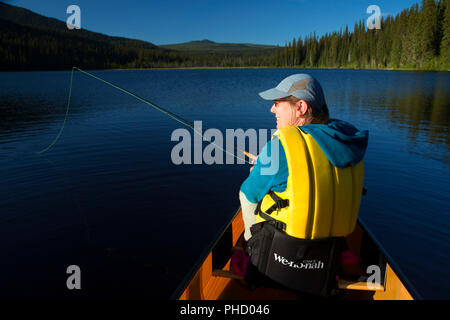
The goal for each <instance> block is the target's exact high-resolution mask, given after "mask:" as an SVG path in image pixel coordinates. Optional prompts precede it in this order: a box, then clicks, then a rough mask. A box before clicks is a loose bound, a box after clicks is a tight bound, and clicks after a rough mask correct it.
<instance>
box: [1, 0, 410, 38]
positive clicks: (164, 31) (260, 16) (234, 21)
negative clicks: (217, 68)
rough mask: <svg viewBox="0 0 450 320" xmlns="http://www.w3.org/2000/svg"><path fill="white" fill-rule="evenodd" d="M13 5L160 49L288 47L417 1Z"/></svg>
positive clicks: (120, 0)
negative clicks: (204, 44)
mask: <svg viewBox="0 0 450 320" xmlns="http://www.w3.org/2000/svg"><path fill="white" fill-rule="evenodd" d="M5 2H8V3H10V4H12V5H16V6H19V7H23V8H27V9H30V10H32V11H34V12H37V13H39V14H42V15H45V16H48V17H53V18H57V19H60V20H63V21H66V20H67V17H68V16H69V15H68V14H67V13H66V8H67V7H68V6H69V5H71V4H76V5H78V6H79V7H80V8H81V27H82V28H83V29H88V30H91V31H96V32H101V33H104V34H107V35H114V36H121V37H127V38H134V39H141V40H145V41H149V42H152V43H154V44H156V45H161V44H169V43H180V42H187V41H191V40H203V39H208V40H212V41H216V42H235V43H257V44H274V45H276V44H279V45H284V43H285V41H286V40H287V41H290V40H292V38H294V37H296V38H297V37H299V36H305V35H308V34H310V33H312V32H313V31H315V32H316V33H317V34H318V35H323V34H325V33H326V32H332V31H335V30H336V31H338V30H339V29H340V28H341V27H342V28H345V25H346V24H348V26H349V28H350V30H353V26H354V23H355V22H356V21H359V20H361V19H363V20H364V21H365V20H367V18H368V17H369V16H370V15H369V14H367V13H366V9H367V7H368V6H369V5H372V4H373V5H378V6H379V7H380V9H381V12H382V15H395V14H397V13H399V12H400V11H402V10H403V9H405V8H409V7H410V6H411V5H413V4H415V3H418V1H413V0H395V1H392V0H322V1H319V0H167V1H164V0H160V1H154V0H147V1H144V0H125V1H124V0H110V1H106V0H95V1H94V0H70V1H67V0H42V1H38V0H9V1H5Z"/></svg>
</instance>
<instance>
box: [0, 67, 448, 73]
mask: <svg viewBox="0 0 450 320" xmlns="http://www.w3.org/2000/svg"><path fill="white" fill-rule="evenodd" d="M82 69H83V70H91V71H146V70H227V69H230V70H232V69H302V70H354V71H408V72H442V73H448V72H450V70H434V69H432V70H426V69H414V68H352V67H342V68H337V67H299V66H295V67H274V66H269V67H267V66H266V67H265V66H248V67H161V68H111V69H96V68H93V69H84V68H82ZM66 71H72V69H63V70H61V69H46V70H11V71H0V73H8V72H11V73H16V72H66Z"/></svg>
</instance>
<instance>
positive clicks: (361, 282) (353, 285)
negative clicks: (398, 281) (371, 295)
mask: <svg viewBox="0 0 450 320" xmlns="http://www.w3.org/2000/svg"><path fill="white" fill-rule="evenodd" d="M338 288H339V289H341V290H364V291H384V290H385V288H384V286H383V285H381V284H379V283H377V284H373V285H372V286H370V287H369V286H368V285H367V277H359V278H358V279H356V280H351V279H339V280H338Z"/></svg>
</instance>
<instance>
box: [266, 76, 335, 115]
mask: <svg viewBox="0 0 450 320" xmlns="http://www.w3.org/2000/svg"><path fill="white" fill-rule="evenodd" d="M259 95H260V96H261V98H263V99H264V100H278V99H283V98H286V97H289V96H294V97H297V98H299V99H302V100H305V101H307V102H309V103H311V104H312V105H313V106H314V108H317V109H322V106H323V105H325V104H326V102H325V96H324V94H323V90H322V86H321V85H320V83H319V82H318V81H317V80H316V79H314V78H313V77H311V76H310V75H309V74H306V73H298V74H293V75H291V76H289V77H287V78H285V79H283V81H281V82H280V83H279V84H278V85H277V86H276V87H275V88H272V89H269V90H266V91H263V92H260V93H259Z"/></svg>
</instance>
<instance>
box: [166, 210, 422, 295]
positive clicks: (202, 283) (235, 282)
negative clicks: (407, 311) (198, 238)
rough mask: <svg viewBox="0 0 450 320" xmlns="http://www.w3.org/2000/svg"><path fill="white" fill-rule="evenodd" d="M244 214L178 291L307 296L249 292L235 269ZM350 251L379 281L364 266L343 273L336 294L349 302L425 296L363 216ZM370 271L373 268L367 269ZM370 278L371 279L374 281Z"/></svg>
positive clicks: (276, 288) (284, 291) (272, 290)
mask: <svg viewBox="0 0 450 320" xmlns="http://www.w3.org/2000/svg"><path fill="white" fill-rule="evenodd" d="M243 231H244V222H243V220H242V211H241V210H240V209H239V210H237V212H236V213H235V215H234V217H233V219H232V220H231V222H230V223H229V224H228V225H227V226H226V227H225V228H224V230H222V232H221V233H220V236H219V237H218V238H217V240H216V241H215V242H214V243H213V244H212V246H211V247H210V248H207V251H206V252H205V254H204V256H203V257H201V258H200V259H199V261H198V262H197V263H196V265H195V266H194V267H193V268H192V270H191V271H190V272H189V274H188V275H187V276H186V278H185V280H184V281H183V282H182V283H181V284H180V286H179V287H178V288H177V290H175V292H174V294H173V296H172V297H173V298H175V299H179V300H298V299H301V298H302V294H300V293H298V292H295V291H293V290H290V289H288V288H284V287H281V286H273V287H270V286H263V287H257V288H249V286H247V285H246V283H245V281H243V279H242V277H240V276H238V275H236V274H234V273H233V272H232V271H231V270H230V265H231V254H232V251H233V248H234V247H235V246H236V244H237V243H238V241H239V240H240V239H241V237H242V236H243ZM346 242H347V245H348V248H349V249H350V250H351V251H352V252H353V253H354V254H356V256H358V257H359V259H360V262H361V263H360V265H361V267H362V266H366V265H367V266H369V265H370V266H374V265H375V266H378V267H379V269H378V270H379V271H380V274H379V275H380V276H379V277H378V279H380V281H379V283H378V282H374V281H373V279H374V277H372V278H371V277H370V276H371V274H370V273H365V272H364V268H359V271H356V273H355V274H351V272H350V274H348V273H346V274H339V275H338V278H337V279H338V281H337V282H338V289H337V290H336V294H335V295H334V296H335V297H337V299H343V300H414V299H420V296H419V294H418V293H417V292H416V290H415V289H414V287H413V286H412V285H411V284H410V283H409V281H408V280H407V278H406V277H405V276H404V275H403V273H402V272H401V270H400V269H399V268H398V266H397V265H396V264H395V262H394V260H393V259H392V258H391V257H390V256H389V254H387V252H386V251H385V250H384V249H383V247H382V245H381V244H380V243H379V242H378V241H377V240H376V238H375V237H374V235H373V234H372V233H371V232H370V231H369V229H368V228H367V226H366V225H365V224H364V223H363V221H361V219H360V218H358V223H357V226H356V228H355V230H354V232H353V233H352V234H350V235H349V236H347V237H346ZM366 271H368V270H366ZM368 280H370V281H368Z"/></svg>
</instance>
